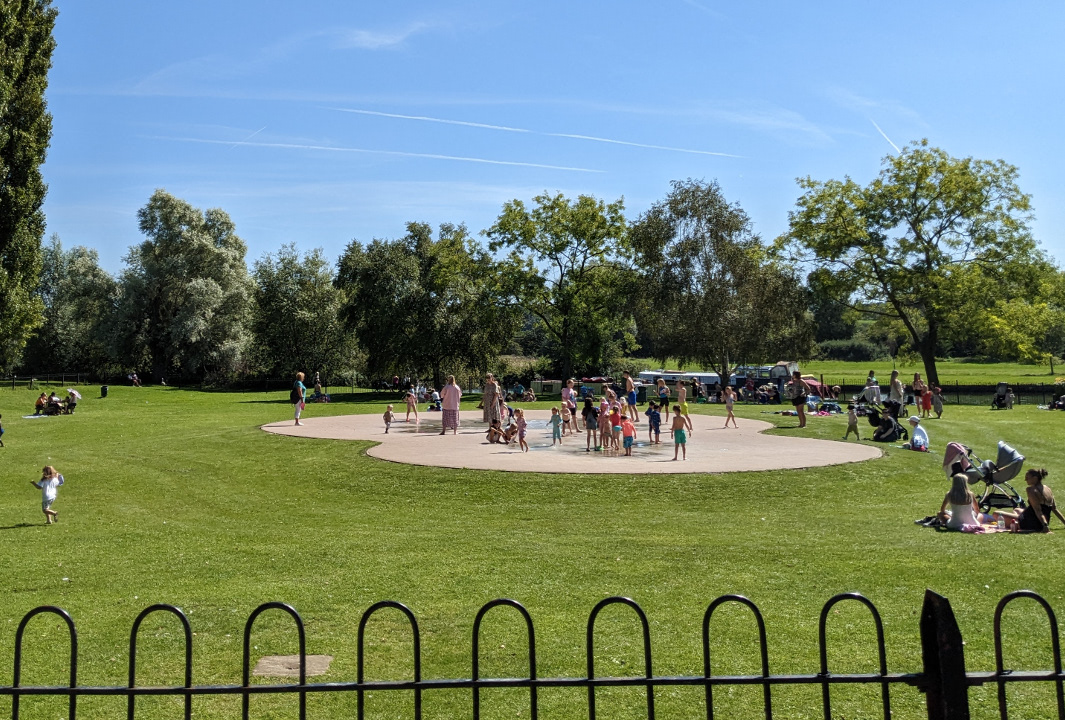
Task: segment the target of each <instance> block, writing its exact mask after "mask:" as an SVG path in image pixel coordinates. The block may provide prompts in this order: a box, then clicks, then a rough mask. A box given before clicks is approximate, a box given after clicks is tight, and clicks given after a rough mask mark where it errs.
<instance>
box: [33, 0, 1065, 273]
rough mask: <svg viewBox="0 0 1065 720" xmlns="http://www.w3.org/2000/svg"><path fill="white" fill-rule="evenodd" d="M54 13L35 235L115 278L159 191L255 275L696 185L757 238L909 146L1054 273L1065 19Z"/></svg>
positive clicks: (385, 8)
mask: <svg viewBox="0 0 1065 720" xmlns="http://www.w3.org/2000/svg"><path fill="white" fill-rule="evenodd" d="M54 4H55V6H56V7H57V8H58V9H59V12H60V14H59V19H58V23H57V28H56V40H57V42H58V47H57V49H56V52H55V55H54V58H53V60H54V67H53V69H52V73H51V76H50V87H49V91H48V102H49V107H50V109H51V111H52V113H53V116H54V126H53V138H52V145H51V149H50V151H49V155H48V161H47V163H46V165H45V167H44V173H45V179H46V181H47V183H48V185H49V193H48V197H47V200H46V202H45V212H46V213H47V217H48V233H49V234H50V233H53V232H54V233H58V234H59V236H60V238H61V239H62V241H63V244H64V246H66V247H71V246H73V245H85V246H89V247H94V248H96V249H97V250H98V251H99V252H100V256H101V261H102V263H103V265H104V267H105V268H107V269H108V270H111V271H112V272H115V271H118V270H120V269H121V267H122V257H123V255H124V254H125V253H126V251H127V249H128V248H129V246H130V245H133V244H135V243H137V242H139V241H140V240H141V236H140V234H139V232H138V230H137V220H136V212H137V209H138V208H140V207H142V206H143V205H144V204H145V203H146V202H147V200H148V198H149V196H150V195H151V193H152V192H153V191H154V190H155V189H156V188H165V189H166V190H167V191H169V192H171V193H172V194H174V195H176V196H178V197H181V198H183V199H185V200H187V201H188V202H190V203H192V204H193V205H196V206H197V207H201V208H207V207H220V208H222V209H224V210H226V211H227V212H228V213H229V214H230V215H231V216H232V218H233V219H234V221H235V222H236V225H237V232H238V234H239V235H240V236H241V237H242V238H243V239H244V240H245V242H246V243H247V244H248V261H249V264H251V262H252V261H254V260H255V259H257V258H259V257H261V256H262V255H263V254H264V253H266V252H273V251H276V250H277V249H278V248H279V247H280V246H281V245H282V244H284V243H289V242H295V243H296V244H297V245H298V246H300V247H301V248H305V249H310V248H314V247H321V248H323V249H324V250H325V252H326V254H327V255H328V256H329V257H330V258H333V259H335V258H336V257H337V256H338V255H339V254H340V252H341V251H342V250H343V248H344V246H345V245H346V244H347V243H348V242H349V241H350V240H352V239H358V240H360V241H364V242H368V241H370V240H372V239H373V238H391V237H399V236H401V235H403V234H404V226H405V223H406V222H408V221H422V222H428V223H430V224H432V225H433V226H434V227H435V226H436V225H439V224H440V223H442V222H451V223H466V224H467V226H468V227H469V228H470V230H471V231H473V232H480V231H481V230H483V229H484V228H486V227H488V226H489V225H491V224H492V222H493V221H494V220H495V218H496V216H497V215H498V213H499V210H500V208H501V206H502V204H503V203H504V202H505V201H507V200H510V199H513V198H520V199H523V200H529V199H531V198H532V197H534V196H535V195H536V194H538V193H540V192H543V191H545V190H546V191H549V192H552V193H554V192H562V193H565V194H566V195H568V196H571V197H572V196H576V195H578V194H582V193H584V194H591V195H595V196H597V197H600V198H602V199H604V200H607V201H613V200H615V199H617V198H619V197H622V196H624V198H625V205H626V214H627V215H628V217H629V218H630V219H634V218H635V217H636V216H637V215H638V214H639V213H640V212H642V211H643V210H645V209H646V208H647V207H648V206H649V205H650V204H651V203H653V202H654V201H656V200H659V199H661V198H662V197H664V196H665V194H666V193H667V192H668V190H669V182H670V180H674V179H684V178H689V177H691V178H702V179H707V180H710V179H716V180H717V181H718V182H719V183H720V185H721V187H722V189H723V190H724V192H725V195H726V196H727V197H728V198H729V200H731V201H734V202H738V203H739V204H740V205H741V206H742V207H743V208H744V209H745V210H746V211H747V213H748V214H749V215H750V216H751V218H752V219H753V221H754V223H755V229H756V230H757V231H758V232H759V233H760V234H761V235H762V236H763V238H766V239H772V238H773V237H775V236H776V235H778V234H779V233H780V232H782V231H783V230H784V229H785V228H786V226H787V214H788V211H789V210H790V209H792V208H793V207H794V203H795V200H796V198H798V196H799V190H798V188H797V186H796V183H795V178H797V177H800V176H806V175H809V176H812V177H814V178H815V179H821V180H827V179H830V178H842V177H843V176H844V175H849V176H851V177H852V178H854V179H855V180H856V181H858V182H861V183H865V182H868V181H869V180H870V179H872V178H873V177H874V176H875V175H876V173H877V172H878V171H879V168H880V163H881V160H882V158H883V157H884V156H885V155H887V154H889V153H893V152H894V151H895V150H894V147H893V146H898V147H901V146H903V145H905V144H906V143H908V142H910V141H913V140H917V139H920V138H925V137H926V138H928V139H929V140H930V142H931V143H932V144H933V145H936V146H939V147H942V148H943V149H945V150H946V151H947V152H949V153H950V154H952V155H955V156H959V157H962V156H974V157H977V158H982V159H1003V160H1006V161H1007V162H1009V163H1012V164H1014V165H1016V166H1017V167H1018V168H1019V170H1020V184H1021V187H1022V189H1023V190H1024V191H1026V192H1028V193H1030V194H1031V195H1032V196H1033V203H1034V207H1035V216H1036V220H1035V222H1034V223H1033V229H1034V232H1035V235H1036V237H1037V238H1038V239H1039V240H1040V241H1041V243H1042V245H1043V247H1044V249H1045V250H1046V251H1047V252H1049V253H1050V254H1051V255H1052V256H1053V257H1054V258H1055V259H1056V260H1058V261H1059V262H1061V261H1062V260H1065V231H1063V229H1062V228H1063V226H1065V209H1063V208H1062V193H1061V190H1062V182H1061V180H1060V178H1059V173H1060V171H1061V168H1062V167H1065V151H1063V143H1062V142H1061V139H1060V126H1061V118H1062V117H1063V116H1065V108H1063V102H1065V100H1063V93H1062V92H1061V87H1062V86H1061V69H1062V66H1063V63H1062V59H1063V53H1062V50H1061V44H1062V40H1061V38H1062V36H1063V34H1065V32H1063V31H1065V4H1063V3H1016V4H1007V3H992V2H965V3H962V2H939V3H932V2H921V3H916V2H894V3H864V2H853V1H852V2H819V3H785V2H770V3H737V2H733V3H720V2H712V1H711V0H659V1H658V2H627V1H624V2H623V1H618V2H591V3H575V2H572V1H571V2H553V1H551V2H538V3H521V4H519V3H493V2H477V1H470V2H449V1H447V0H442V1H440V2H404V3H395V4H389V3H368V2H315V3H308V4H306V6H305V7H301V6H299V5H296V4H292V3H283V4H282V3H278V2H273V1H272V0H265V1H264V0H259V1H258V2H247V1H245V0H212V1H211V2H203V1H200V0H187V1H184V2H181V3H155V2H134V1H133V0H125V1H124V2H118V1H117V0H93V1H92V2H85V1H84V0H55V2H54Z"/></svg>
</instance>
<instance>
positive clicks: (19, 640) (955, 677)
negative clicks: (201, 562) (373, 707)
mask: <svg viewBox="0 0 1065 720" xmlns="http://www.w3.org/2000/svg"><path fill="white" fill-rule="evenodd" d="M1020 598H1029V599H1032V600H1034V601H1035V602H1036V603H1038V605H1039V606H1040V607H1041V608H1042V609H1043V611H1044V612H1045V614H1046V616H1047V619H1048V620H1049V630H1050V635H1051V645H1052V653H1053V661H1054V668H1053V669H1052V670H1037V671H1030V670H1012V669H1007V668H1006V667H1005V666H1004V663H1003V653H1002V628H1001V621H1002V613H1003V610H1005V608H1006V607H1007V606H1008V605H1009V604H1010V603H1012V602H1014V601H1015V600H1018V599H1020ZM844 602H850V603H859V604H860V605H862V606H864V607H865V608H866V609H868V611H869V613H870V615H871V616H872V619H873V622H874V624H875V629H876V651H877V658H878V669H877V671H876V672H874V673H866V674H837V673H833V672H832V671H831V669H830V668H829V662H828V643H827V639H826V634H827V627H828V621H829V617H830V613H831V612H832V610H833V608H834V607H835V606H836V605H838V604H840V603H844ZM734 604H738V605H740V606H741V607H744V608H746V609H748V610H749V611H750V613H751V615H752V616H753V618H754V620H755V623H756V624H757V630H758V651H759V656H760V660H761V672H760V673H758V674H756V675H715V674H713V672H712V667H711V642H710V640H711V632H710V631H711V619H712V617H713V615H714V613H715V611H717V610H718V609H719V608H721V607H722V606H724V605H734ZM611 605H622V606H625V607H628V608H630V609H631V610H632V611H633V612H634V613H635V615H636V618H637V620H638V622H639V627H640V630H641V634H642V655H643V671H642V673H640V674H638V675H630V676H624V677H606V676H599V675H597V674H596V662H595V661H596V650H595V637H596V633H595V626H596V619H597V617H598V616H599V614H600V612H601V611H602V610H603V609H604V608H606V607H608V606H611ZM496 608H508V609H510V610H512V611H515V612H517V613H518V614H519V615H520V617H521V619H522V621H523V624H524V627H525V631H526V634H527V643H528V675H527V676H526V677H518V678H483V677H481V672H480V657H481V645H480V636H481V624H482V621H483V620H484V618H485V616H486V615H487V614H488V613H489V612H490V611H492V610H494V609H496ZM385 609H394V610H397V611H399V612H400V613H402V614H403V616H404V617H405V618H406V620H407V622H408V623H409V626H410V631H411V635H412V639H413V658H412V664H411V666H412V668H413V677H412V678H411V679H410V680H394V681H368V680H366V654H365V649H366V625H367V622H368V621H369V620H370V618H371V617H372V616H373V615H374V614H376V613H377V612H379V611H381V610H385ZM270 610H277V611H281V612H283V613H286V614H287V615H288V616H289V617H290V618H291V620H292V621H293V624H294V626H295V630H296V634H297V639H298V645H299V659H300V662H299V680H298V682H297V683H295V684H291V683H289V684H252V683H251V661H252V658H251V650H252V645H251V634H252V629H253V627H254V625H255V622H256V619H257V618H259V616H260V615H262V614H263V613H264V612H267V611H270ZM153 613H169V614H171V615H174V616H176V617H177V619H178V620H179V621H180V623H181V626H182V629H183V633H184V682H183V684H182V685H179V686H170V687H155V686H153V687H149V686H144V685H138V684H137V639H138V634H139V630H140V627H141V624H142V623H143V621H144V620H145V618H147V617H148V616H149V615H151V614H153ZM44 614H52V615H57V616H58V617H59V618H61V619H62V620H63V621H64V622H65V624H66V626H67V630H68V633H69V637H70V649H69V682H68V684H66V685H62V686H48V687H44V686H37V687H31V686H23V685H22V682H21V680H22V670H23V668H22V651H23V641H24V639H25V634H26V628H27V625H28V624H29V622H30V621H31V620H32V619H33V618H35V617H37V616H39V615H44ZM920 637H921V648H922V664H923V668H922V670H921V671H920V672H911V673H892V672H888V667H887V651H886V648H885V644H884V631H883V625H882V623H881V620H880V614H879V612H878V611H877V609H876V607H875V606H874V605H873V603H872V602H871V601H869V600H868V599H867V598H865V597H863V596H862V595H859V594H856V593H847V594H840V595H836V596H834V597H832V598H831V599H830V600H829V601H828V602H827V603H825V605H824V607H823V608H822V610H821V616H820V621H819V623H818V645H819V655H820V667H819V669H818V671H817V672H812V673H808V674H796V675H773V674H771V673H770V671H769V650H768V644H767V642H766V627H765V622H764V620H763V618H762V613H761V611H760V610H759V609H758V607H757V606H756V605H755V604H754V603H753V602H751V601H750V600H748V599H747V598H745V597H743V596H740V595H724V596H721V597H719V598H717V599H716V600H714V601H713V602H712V603H710V605H709V607H707V609H706V612H705V614H704V616H703V622H702V655H703V671H702V673H701V674H699V675H692V676H656V675H654V674H653V672H652V659H651V639H650V631H649V626H648V622H647V616H646V614H645V613H644V611H643V609H642V608H640V606H639V605H638V604H637V603H636V602H634V601H633V600H631V599H629V598H624V597H611V598H606V599H605V600H602V601H601V602H599V603H598V604H597V605H596V606H595V607H594V608H593V609H592V611H591V613H590V615H589V617H588V623H587V629H586V635H585V653H586V664H587V674H586V675H585V676H584V677H575V678H542V677H539V676H538V674H537V656H536V637H535V632H534V629H533V621H532V617H531V616H530V614H529V612H528V611H527V610H526V609H525V608H524V607H523V606H522V605H521V604H520V603H518V602H515V601H514V600H507V599H500V600H493V601H492V602H489V603H487V604H486V605H484V606H483V607H482V608H481V609H480V610H479V611H478V613H477V615H476V618H475V619H474V623H473V639H472V673H471V676H470V677H469V678H462V679H424V678H423V677H422V657H421V631H420V629H419V625H418V621H417V618H416V617H415V616H414V613H413V612H411V610H410V609H409V608H407V607H406V606H404V605H402V604H400V603H397V602H393V601H383V602H378V603H376V604H374V605H372V606H371V607H370V608H368V609H367V610H366V612H364V613H363V615H362V618H361V620H360V622H359V629H358V635H357V640H356V642H357V656H358V657H357V673H356V679H355V681H354V682H350V681H349V682H329V683H308V682H307V674H306V657H307V647H306V633H305V630H304V623H303V619H302V618H301V617H300V615H299V613H297V612H296V610H294V609H293V608H292V607H291V606H289V605H286V604H284V603H279V602H271V603H265V604H263V605H260V606H259V607H258V608H256V609H255V610H254V611H253V612H252V614H251V615H250V616H249V617H248V620H247V622H246V623H245V625H244V645H243V663H242V675H241V678H242V682H241V684H240V685H199V686H196V685H193V684H192V657H193V653H192V643H193V632H192V627H191V624H190V623H189V620H188V618H187V617H186V616H185V614H184V613H183V612H182V611H181V610H180V609H178V608H176V607H174V606H172V605H163V604H157V605H152V606H150V607H147V608H145V609H144V610H143V611H142V612H141V613H140V615H138V616H137V618H136V620H135V621H134V623H133V627H132V630H131V632H130V640H129V675H128V677H129V680H128V683H127V685H125V686H112V687H103V686H85V685H79V684H78V635H77V630H76V628H75V625H74V621H73V620H72V619H71V617H70V615H68V614H67V613H66V612H65V611H64V610H62V609H60V608H58V607H55V606H50V605H47V606H41V607H37V608H35V609H33V610H31V611H30V612H28V613H26V615H25V616H24V617H23V618H22V621H21V622H20V623H19V625H18V629H17V631H16V635H15V658H14V675H13V682H12V684H11V685H10V686H3V687H0V696H10V697H11V717H12V718H15V719H17V718H19V717H20V712H21V711H22V705H23V700H24V699H26V698H28V697H32V696H62V697H66V698H68V702H69V717H70V719H71V720H74V718H76V717H77V712H78V699H79V698H81V697H86V696H113V697H114V696H118V697H125V698H126V707H127V718H129V719H130V720H132V719H133V718H135V717H136V712H137V698H140V697H146V696H173V697H181V698H183V701H184V717H185V718H186V719H187V720H188V719H189V718H191V717H192V708H193V698H194V697H197V696H207V695H215V696H217V695H228V696H234V697H240V698H241V711H242V717H243V718H245V719H246V718H248V717H249V701H250V698H251V696H252V695H291V694H296V695H297V696H298V702H299V717H300V718H301V720H302V719H303V718H305V717H306V715H307V695H308V694H311V693H355V694H356V702H357V708H358V710H357V717H358V718H360V719H361V718H363V717H364V715H365V696H366V694H367V693H368V692H391V691H408V692H410V691H413V696H414V706H413V717H415V718H419V719H420V718H421V717H422V696H423V694H424V693H426V692H431V691H434V690H452V691H454V690H462V691H469V692H470V693H471V695H470V698H471V703H472V706H471V707H472V715H473V718H474V719H475V720H479V718H480V717H481V693H482V691H484V690H488V689H492V688H519V689H524V690H527V691H528V698H529V700H528V707H529V714H530V716H531V717H532V718H534V719H535V718H538V717H539V712H540V711H539V704H538V692H539V691H540V690H541V689H543V688H579V689H586V690H587V714H588V717H589V718H591V719H593V720H594V718H595V717H596V691H597V690H598V689H599V688H609V687H637V688H645V689H646V700H645V701H642V702H641V703H640V704H641V706H643V707H644V708H645V710H644V711H643V712H644V714H645V716H646V717H647V718H649V719H650V718H654V717H655V690H656V689H658V688H666V687H677V686H687V687H696V688H703V694H704V697H705V700H704V701H703V702H704V703H705V713H706V717H707V718H708V719H712V718H714V717H715V703H714V691H715V689H716V688H721V687H727V686H760V687H761V688H762V708H761V711H760V712H758V714H759V715H762V716H764V717H765V718H766V720H771V718H772V717H773V692H772V691H773V688H775V687H781V686H787V685H812V686H820V688H821V710H822V712H823V714H824V717H825V718H826V720H827V719H829V718H831V717H832V715H833V709H832V688H833V686H837V685H871V686H878V687H879V689H880V696H881V702H880V707H879V708H878V709H877V711H876V713H875V714H876V715H882V717H883V718H885V720H888V718H890V717H891V712H892V710H891V688H892V686H899V685H905V686H909V687H914V688H917V689H918V690H919V691H920V692H922V693H924V694H925V700H926V707H927V712H928V718H929V719H930V720H961V719H962V718H968V717H969V697H968V691H969V688H970V687H973V686H977V685H983V684H988V683H994V684H995V685H997V688H998V705H999V716H1000V717H1001V718H1003V719H1004V720H1005V718H1008V717H1009V711H1008V708H1007V700H1006V688H1007V686H1008V685H1010V684H1012V683H1031V682H1043V683H1053V684H1054V689H1055V692H1056V700H1057V716H1058V718H1059V719H1060V720H1065V693H1063V681H1065V673H1063V672H1062V666H1061V648H1060V643H1059V639H1058V625H1057V618H1056V617H1055V615H1054V611H1053V610H1052V609H1051V607H1050V604H1049V603H1048V602H1047V601H1046V600H1044V599H1043V598H1042V597H1041V596H1039V595H1038V594H1036V593H1033V592H1031V591H1027V590H1021V591H1017V592H1013V593H1010V594H1008V595H1006V596H1005V597H1003V598H1002V600H1000V601H999V603H998V606H997V607H996V609H995V617H994V642H995V670H994V671H993V672H982V673H981V672H966V670H965V656H964V647H963V642H962V637H961V633H960V631H959V629H958V625H957V622H956V620H955V618H954V613H953V611H952V610H951V607H950V602H949V601H948V600H947V599H946V598H945V597H943V596H941V595H937V594H936V593H934V592H932V591H931V590H929V591H926V593H925V600H924V606H923V609H922V613H921V619H920ZM700 714H701V713H700ZM867 716H868V717H872V716H874V715H873V714H872V712H870V713H869V714H868V715H867ZM1029 716H1030V715H1029V714H1028V713H1027V712H1024V713H1022V712H1021V711H1018V714H1017V717H1029Z"/></svg>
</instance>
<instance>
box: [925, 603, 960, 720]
mask: <svg viewBox="0 0 1065 720" xmlns="http://www.w3.org/2000/svg"><path fill="white" fill-rule="evenodd" d="M921 660H922V662H923V664H924V677H925V684H924V688H923V690H924V692H925V704H926V705H927V707H928V720H969V682H968V680H967V679H966V676H965V648H964V646H963V644H962V638H961V631H960V630H959V629H958V621H957V620H956V619H955V617H954V611H953V610H952V609H951V607H950V601H949V600H947V599H946V598H945V597H943V596H942V595H939V594H937V593H934V592H932V591H931V590H925V594H924V607H923V608H922V609H921Z"/></svg>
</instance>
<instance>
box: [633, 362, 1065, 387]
mask: <svg viewBox="0 0 1065 720" xmlns="http://www.w3.org/2000/svg"><path fill="white" fill-rule="evenodd" d="M629 362H634V363H637V364H643V363H646V367H647V369H657V368H659V367H661V365H660V364H659V363H656V362H654V361H653V360H643V359H633V360H630V361H629ZM668 367H669V369H677V367H678V366H677V364H676V363H672V364H670V365H669V366H668ZM800 367H801V368H802V371H803V373H806V374H810V375H824V376H825V382H827V383H828V384H830V385H842V384H844V383H846V384H849V385H854V384H858V383H864V382H865V378H866V376H867V375H868V374H869V371H870V370H874V371H876V376H877V379H879V380H880V382H881V384H884V381H885V380H886V379H887V378H888V377H889V376H890V375H891V371H892V369H897V370H898V371H899V374H900V375H902V377H903V378H904V381H905V382H907V383H909V382H910V381H912V380H913V374H914V373H915V372H919V373H921V375H922V376H923V375H924V374H925V372H924V365H923V364H922V363H921V362H920V361H918V362H915V363H913V362H897V363H892V362H891V361H890V360H876V361H873V362H868V363H865V362H862V363H856V362H842V361H838V360H810V361H809V362H805V363H800ZM936 368H937V370H938V372H939V382H940V383H941V384H947V383H959V384H961V385H978V384H988V385H994V384H995V383H998V382H1010V383H1041V382H1043V383H1053V382H1054V380H1055V377H1057V378H1065V367H1059V366H1058V365H1055V366H1054V375H1051V374H1050V366H1049V365H1025V364H1021V363H978V362H970V361H967V360H940V361H938V362H937V363H936ZM682 369H683V370H686V371H688V372H695V371H697V370H703V369H705V368H702V367H698V366H695V365H690V366H685V367H684V368H682Z"/></svg>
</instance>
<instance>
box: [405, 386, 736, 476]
mask: <svg viewBox="0 0 1065 720" xmlns="http://www.w3.org/2000/svg"><path fill="white" fill-rule="evenodd" d="M663 407H665V409H666V412H667V416H668V413H669V406H668V405H667V406H663ZM625 410H626V408H625V399H624V398H618V399H615V400H613V402H612V403H611V402H610V399H608V398H607V397H606V396H604V397H602V398H601V400H600V403H599V404H597V405H596V403H595V398H594V397H591V396H589V397H586V398H585V407H584V409H581V411H580V416H581V419H583V420H584V424H585V449H586V451H587V452H591V449H592V447H594V448H595V449H596V451H604V449H606V451H610V449H612V451H618V452H620V451H622V449H623V451H624V455H626V456H632V454H633V446H634V445H635V444H636V424H635V423H634V422H633V419H632V416H630V415H629V414H628V413H627V412H626V411H625ZM673 413H674V415H673V422H672V425H671V427H670V435H671V436H672V437H673V442H674V445H675V447H674V451H673V459H674V460H676V459H678V457H679V456H681V455H682V454H683V457H684V459H687V458H688V449H687V441H688V435H689V433H690V432H691V429H692V428H691V419H690V418H688V414H687V413H686V412H683V410H682V408H681V406H679V405H674V406H673ZM643 414H644V415H646V418H648V443H649V444H652V445H657V444H661V413H660V412H659V406H658V405H657V404H655V403H654V402H652V403H651V404H650V405H649V407H648V409H646V410H645V411H644V413H643ZM730 416H732V414H731V413H730ZM733 422H734V423H735V422H736V421H735V418H733ZM547 425H548V427H550V428H551V436H552V440H551V444H552V445H556V444H557V445H561V444H562V440H563V438H564V437H566V436H576V435H578V433H579V432H580V429H579V425H578V423H577V418H576V414H575V413H574V412H572V411H571V410H570V407H569V405H568V404H566V403H563V404H562V406H561V408H559V407H554V408H552V409H551V419H550V420H548V422H547ZM387 431H388V429H387V427H386V432H387ZM527 435H528V421H527V420H526V419H525V411H524V410H522V409H520V408H518V409H515V410H514V422H512V423H509V424H508V425H507V426H506V427H503V424H502V423H501V422H499V421H498V420H493V421H492V422H491V424H490V425H489V428H488V431H487V432H486V438H487V439H488V441H489V442H490V443H503V444H505V445H509V444H510V443H512V442H515V441H517V442H518V446H519V447H520V448H521V451H522V452H523V453H527V452H528V449H529V445H528V442H527V441H526V436H527Z"/></svg>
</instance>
